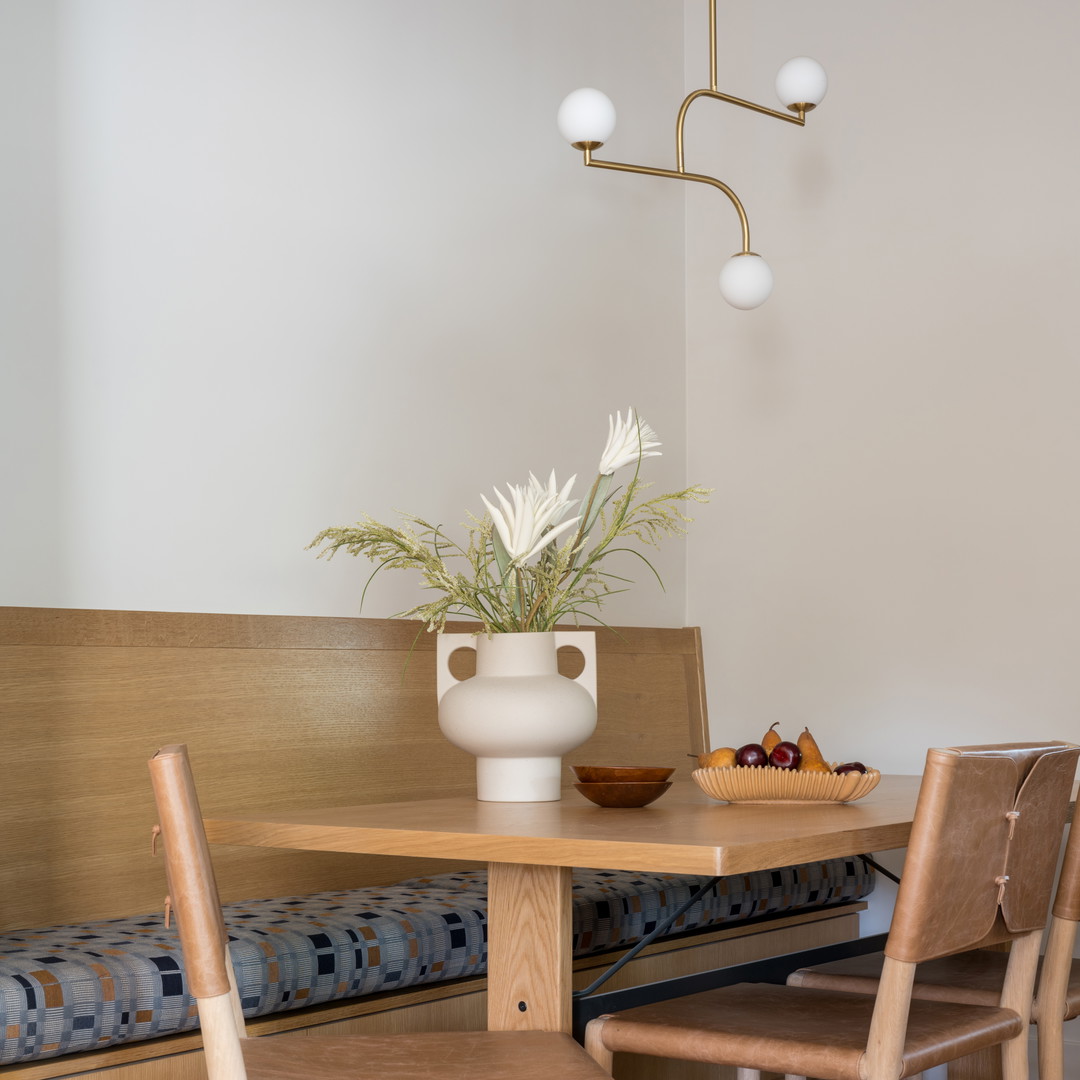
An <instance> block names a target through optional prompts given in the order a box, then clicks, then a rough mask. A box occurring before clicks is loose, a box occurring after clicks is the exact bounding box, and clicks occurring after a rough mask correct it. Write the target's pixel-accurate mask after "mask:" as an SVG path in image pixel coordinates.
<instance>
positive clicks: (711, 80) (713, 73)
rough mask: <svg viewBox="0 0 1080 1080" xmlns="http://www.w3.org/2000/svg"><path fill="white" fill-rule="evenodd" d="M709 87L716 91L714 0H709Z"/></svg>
mask: <svg viewBox="0 0 1080 1080" xmlns="http://www.w3.org/2000/svg"><path fill="white" fill-rule="evenodd" d="M709 85H710V86H711V87H712V88H713V89H714V90H715V89H716V0H709Z"/></svg>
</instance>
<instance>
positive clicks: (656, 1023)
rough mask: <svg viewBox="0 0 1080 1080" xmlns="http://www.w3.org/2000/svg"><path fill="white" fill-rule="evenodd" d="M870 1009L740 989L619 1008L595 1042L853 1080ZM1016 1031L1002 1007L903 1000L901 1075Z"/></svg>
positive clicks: (867, 1003) (809, 993) (866, 1004)
mask: <svg viewBox="0 0 1080 1080" xmlns="http://www.w3.org/2000/svg"><path fill="white" fill-rule="evenodd" d="M873 1011H874V998H873V996H867V995H865V994H857V993H844V992H840V991H830V990H813V989H802V988H797V987H790V986H774V985H771V984H767V983H742V984H740V985H737V986H726V987H721V988H720V989H717V990H709V991H706V992H704V993H701V994H694V995H691V996H689V997H684V998H676V999H672V1000H671V1001H665V1002H661V1003H659V1004H655V1005H645V1006H642V1007H640V1008H637V1009H627V1010H625V1011H624V1012H620V1013H618V1014H615V1015H614V1016H612V1017H607V1018H604V1024H603V1028H602V1037H603V1041H604V1043H605V1045H606V1046H608V1047H609V1048H611V1049H614V1050H617V1051H628V1052H630V1053H645V1054H652V1055H658V1056H661V1057H673V1058H682V1059H685V1060H691V1061H709V1062H715V1063H718V1064H724V1065H736V1066H742V1067H744V1068H756V1069H761V1070H762V1071H765V1072H779V1073H796V1074H800V1075H806V1076H815V1077H819V1078H820V1080H859V1077H860V1071H859V1066H860V1062H861V1060H862V1058H863V1056H864V1054H865V1052H866V1045H867V1037H868V1034H869V1029H870V1019H871V1016H872V1014H873ZM622 1021H625V1024H623V1023H622ZM1022 1030H1023V1023H1022V1021H1021V1019H1020V1017H1019V1015H1018V1014H1017V1013H1015V1012H1013V1011H1012V1010H1010V1009H1001V1008H996V1007H993V1008H992V1007H987V1006H982V1005H960V1004H956V1003H953V1002H946V1003H942V1002H928V1001H913V1002H912V1003H911V1014H910V1019H909V1021H908V1031H907V1040H906V1043H905V1046H904V1071H903V1073H902V1074H901V1075H902V1076H913V1075H915V1074H917V1073H920V1072H922V1071H923V1070H925V1069H928V1068H932V1067H933V1066H934V1065H938V1064H941V1063H942V1062H944V1061H949V1060H952V1059H955V1058H958V1057H963V1056H965V1055H967V1054H971V1053H974V1052H976V1051H977V1050H981V1049H983V1048H984V1047H987V1046H995V1045H997V1044H998V1043H1001V1042H1003V1041H1005V1040H1007V1039H1011V1038H1015V1037H1016V1036H1017V1035H1018V1034H1020V1032H1021V1031H1022Z"/></svg>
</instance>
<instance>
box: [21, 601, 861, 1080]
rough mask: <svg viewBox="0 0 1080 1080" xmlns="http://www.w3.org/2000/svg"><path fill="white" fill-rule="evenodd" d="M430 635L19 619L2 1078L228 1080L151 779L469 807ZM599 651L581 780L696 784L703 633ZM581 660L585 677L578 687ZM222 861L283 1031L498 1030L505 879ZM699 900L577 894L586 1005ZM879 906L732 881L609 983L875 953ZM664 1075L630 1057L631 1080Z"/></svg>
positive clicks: (420, 869)
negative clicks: (661, 924) (494, 1016)
mask: <svg viewBox="0 0 1080 1080" xmlns="http://www.w3.org/2000/svg"><path fill="white" fill-rule="evenodd" d="M419 629H420V627H419V624H417V623H409V622H402V621H395V620H380V619H325V618H308V617H288V616H243V615H205V614H186V613H162V612H118V611H84V610H70V609H39V608H0V715H2V716H3V731H4V736H5V738H4V744H3V745H4V761H3V764H2V766H0V769H2V772H0V776H2V783H0V1036H3V1042H2V1044H0V1054H2V1056H0V1069H3V1070H5V1071H6V1074H7V1075H10V1076H11V1077H12V1080H15V1078H18V1080H45V1078H58V1077H69V1076H80V1075H86V1074H89V1073H93V1074H94V1075H95V1076H96V1077H98V1078H100V1080H113V1078H115V1080H188V1078H189V1077H190V1078H195V1077H199V1076H201V1075H203V1072H202V1064H201V1060H200V1059H201V1054H200V1052H199V1050H198V1047H199V1045H200V1043H199V1035H198V1032H197V1030H193V1029H194V1027H195V1023H196V1020H195V1015H194V1009H193V1005H192V1002H191V999H190V997H189V996H188V995H187V993H186V988H185V986H184V983H183V971H182V959H181V957H180V955H179V951H178V947H177V944H176V936H175V928H174V927H173V928H166V926H165V925H164V918H163V916H162V914H161V912H162V907H163V897H164V895H165V892H166V886H165V882H164V875H163V870H162V868H161V865H160V863H161V860H154V858H153V857H152V855H151V829H152V825H153V823H154V810H153V806H152V798H151V795H150V788H149V781H148V776H147V771H146V761H147V759H148V758H149V757H150V756H151V755H152V754H153V752H154V751H155V750H156V749H157V748H158V746H160V745H162V744H165V743H169V742H175V741H184V742H186V743H187V744H188V745H189V747H190V749H191V754H192V759H193V764H194V767H195V769H196V774H197V777H198V781H199V786H200V791H201V795H202V801H203V806H204V809H206V810H207V811H208V812H210V811H213V812H220V813H229V812H241V811H242V810H243V809H244V808H246V807H249V806H257V805H265V804H267V803H268V802H273V803H275V804H276V805H279V806H281V807H283V808H289V807H302V806H304V805H306V804H307V805H310V804H312V803H319V804H322V805H327V804H341V805H345V804H356V803H364V802H386V801H392V800H398V799H408V798H422V797H439V796H443V795H454V794H466V793H469V792H471V791H473V789H474V787H473V785H474V779H473V763H472V759H471V758H469V757H468V756H467V755H466V754H464V753H462V752H460V751H458V750H456V749H455V748H453V747H452V746H450V745H449V744H448V743H447V742H446V741H445V740H444V739H443V738H442V736H441V734H440V733H439V730H438V727H437V723H436V716H435V713H436V706H435V694H434V641H433V638H432V636H431V635H428V634H425V633H419V636H418V630H419ZM467 629H468V628H467V627H465V626H464V624H461V625H460V626H455V627H454V630H456V631H459V632H460V631H463V630H467ZM596 633H597V651H598V656H599V660H598V678H599V722H598V725H597V732H596V734H595V735H594V736H593V738H592V739H591V740H590V741H589V742H588V743H587V744H586V745H585V746H583V747H582V748H581V749H580V750H579V751H577V752H576V753H575V754H574V755H573V757H572V762H582V763H619V762H624V763H638V764H667V765H673V766H676V767H677V768H678V769H679V770H680V772H681V774H682V775H684V776H685V775H687V774H688V772H689V769H690V768H691V766H692V763H691V760H690V758H688V756H687V755H688V754H693V753H697V752H699V751H700V750H702V749H703V748H704V747H705V746H706V745H707V743H708V734H707V718H706V712H705V697H704V689H703V680H702V669H701V648H700V638H699V635H698V632H697V630H696V629H694V628H680V629H659V628H619V629H618V631H617V632H613V631H610V630H604V629H601V630H597V631H596ZM470 656H471V654H470V653H469V651H468V650H462V651H461V652H459V653H457V654H455V662H457V661H458V660H460V661H461V663H462V664H463V665H465V664H467V663H468V662H469V658H470ZM578 657H579V654H577V653H575V652H574V651H573V650H564V651H563V654H561V655H560V663H561V665H562V666H563V667H564V670H565V672H566V673H567V674H575V673H576V670H575V659H577V658H578ZM457 674H458V675H459V677H463V676H465V675H467V674H468V672H467V670H466V669H465V668H464V667H463V668H462V669H459V670H458V671H457ZM571 781H572V776H571V775H570V774H569V771H568V770H567V783H568V784H569V783H570V782H571ZM564 797H565V798H574V799H576V798H580V797H581V796H579V795H578V794H577V793H576V792H574V791H573V790H572V789H570V790H568V791H566V792H565V794H564ZM625 812H626V813H638V814H647V813H648V808H645V809H643V810H633V811H625ZM215 861H216V866H217V873H218V883H219V888H220V891H221V893H222V896H223V897H224V899H225V901H226V903H227V905H228V908H227V922H228V925H229V929H230V937H231V945H230V950H231V954H232V958H233V963H234V967H235V968H236V971H237V977H238V981H239V982H240V986H241V996H242V997H243V998H245V1001H244V1005H245V1012H247V1013H248V1014H249V1015H251V1016H257V1017H259V1019H256V1020H254V1021H252V1024H253V1026H255V1027H256V1028H258V1029H259V1030H261V1031H263V1032H273V1031H278V1030H286V1029H294V1028H304V1029H305V1030H307V1031H308V1032H309V1033H310V1034H312V1035H319V1034H322V1033H329V1034H343V1033H349V1032H354V1031H372V1032H375V1031H395V1030H425V1029H434V1030H453V1029H468V1028H473V1029H476V1028H481V1027H483V1024H484V977H483V971H484V963H485V957H486V948H485V934H486V923H485V910H486V897H485V879H484V868H483V867H481V866H462V865H460V864H458V863H455V864H440V863H433V862H420V861H417V860H413V859H394V858H388V857H361V856H348V855H340V854H330V853H327V854H315V853H297V852H271V851H267V850H254V849H239V848H237V849H230V848H220V849H216V850H215ZM699 883H700V879H695V878H686V877H680V876H677V875H644V874H629V873H615V872H610V871H606V870H604V869H603V868H582V869H580V870H578V871H576V872H575V912H574V945H575V954H576V956H577V960H576V964H575V966H576V979H577V980H578V982H579V985H587V984H588V983H590V982H591V981H592V980H593V979H594V978H595V976H596V974H597V972H598V971H599V970H601V969H602V968H604V967H605V966H607V965H608V964H609V963H610V962H611V960H612V958H613V955H618V952H619V951H621V950H623V949H624V948H625V946H626V945H627V944H629V943H630V942H632V941H634V940H635V939H637V938H640V937H641V936H642V935H643V934H644V933H645V932H647V931H648V930H649V929H650V928H651V927H652V926H654V925H655V924H656V923H657V922H658V921H660V920H661V919H662V918H663V917H664V916H665V915H666V914H668V913H671V912H674V910H675V909H676V908H678V907H679V906H680V905H681V904H682V903H683V902H684V901H685V900H686V899H687V898H688V897H689V896H690V894H691V893H693V892H694V891H695V888H696V886H697V885H698V884H699ZM872 888H873V875H872V872H871V871H870V870H869V868H867V867H865V866H864V865H863V864H862V863H861V861H859V860H851V859H849V860H833V861H831V862H830V863H821V864H809V865H802V866H798V867H792V868H778V869H777V870H775V871H771V872H768V873H765V874H763V875H749V876H747V877H742V876H739V877H737V878H734V879H724V880H723V881H721V882H720V883H719V884H718V885H717V887H716V888H715V889H714V890H713V891H712V892H710V893H708V894H706V895H705V896H704V897H703V898H702V899H701V900H700V901H699V902H698V903H696V904H695V905H694V906H692V907H690V908H689V909H688V910H687V911H686V912H685V913H684V914H683V915H682V916H681V917H680V918H679V919H678V921H677V922H676V923H675V924H674V926H673V927H672V931H671V933H670V934H669V935H667V936H665V937H664V938H661V939H660V940H658V941H656V942H655V943H654V944H652V945H650V946H649V947H648V948H647V949H645V950H644V951H643V952H642V953H641V954H640V955H639V956H638V957H637V958H635V959H634V960H632V961H631V962H630V963H629V964H627V965H626V966H625V967H624V968H622V969H621V970H620V971H619V972H618V973H617V974H616V975H615V976H614V977H613V979H612V980H611V982H610V983H609V984H608V986H609V988H617V987H619V986H627V985H633V984H637V983H643V982H650V981H653V980H656V979H660V978H668V977H671V976H675V975H682V974H687V973H690V972H694V971H699V970H706V969H708V968H712V967H718V966H723V965H728V964H733V963H744V962H747V961H752V960H757V959H760V958H762V957H766V956H772V955H776V954H779V953H786V952H792V951H795V950H797V949H800V948H806V947H810V946H814V945H821V944H829V943H832V942H836V941H842V940H846V939H849V938H852V937H855V936H857V933H858V926H857V920H858V911H859V910H861V909H862V908H863V907H865V904H864V903H862V902H861V898H862V897H863V896H865V895H866V894H867V893H868V892H869V891H870V890H871V889H872ZM639 1068H643V1066H639V1065H638V1064H637V1063H635V1062H634V1061H633V1060H627V1061H625V1062H621V1063H619V1065H618V1066H617V1072H616V1075H617V1076H620V1077H631V1076H636V1075H644V1073H639V1072H638V1071H637V1070H638V1069H639ZM649 1075H657V1074H655V1073H650V1074H649ZM695 1075H697V1074H695ZM701 1075H703V1076H704V1075H706V1074H705V1073H702V1074H701Z"/></svg>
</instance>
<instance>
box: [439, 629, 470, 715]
mask: <svg viewBox="0 0 1080 1080" xmlns="http://www.w3.org/2000/svg"><path fill="white" fill-rule="evenodd" d="M458 649H472V651H473V652H476V635H475V634H439V635H438V637H436V638H435V664H436V668H435V694H436V698H437V700H439V701H442V699H443V695H444V694H445V693H446V691H447V690H449V689H450V687H451V686H457V684H458V683H459V682H461V680H460V679H458V678H455V677H454V674H453V673H452V672H451V671H450V657H451V655H452V654H453V653H456V652H457V651H458Z"/></svg>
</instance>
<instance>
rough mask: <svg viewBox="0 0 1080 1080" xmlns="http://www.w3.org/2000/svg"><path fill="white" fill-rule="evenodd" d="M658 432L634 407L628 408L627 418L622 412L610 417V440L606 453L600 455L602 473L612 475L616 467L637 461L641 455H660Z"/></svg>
mask: <svg viewBox="0 0 1080 1080" xmlns="http://www.w3.org/2000/svg"><path fill="white" fill-rule="evenodd" d="M659 445H660V442H659V440H658V439H657V438H656V432H655V431H653V429H652V428H651V427H649V425H648V424H646V423H645V421H644V420H642V419H641V418H640V417H639V416H635V414H634V410H633V409H627V410H626V420H625V421H624V420H623V418H622V413H616V414H615V415H614V416H613V417H612V416H609V417H608V440H607V446H605V447H604V453H603V454H602V455H601V457H600V470H599V471H600V474H601V475H602V476H610V475H611V474H612V473H613V472H614V471H615V470H616V469H621V468H622V467H623V466H624V465H629V464H630V462H632V461H637V460H638V458H639V457H643V458H647V457H660V451H659V450H654V449H653V447H654V446H659Z"/></svg>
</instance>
